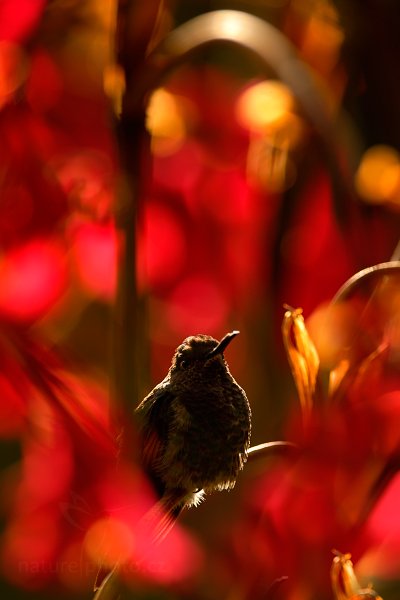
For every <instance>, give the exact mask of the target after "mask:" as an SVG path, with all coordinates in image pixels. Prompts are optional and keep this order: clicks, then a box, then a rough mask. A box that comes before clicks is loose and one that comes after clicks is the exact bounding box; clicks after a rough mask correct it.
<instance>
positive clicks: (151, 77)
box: [129, 10, 355, 222]
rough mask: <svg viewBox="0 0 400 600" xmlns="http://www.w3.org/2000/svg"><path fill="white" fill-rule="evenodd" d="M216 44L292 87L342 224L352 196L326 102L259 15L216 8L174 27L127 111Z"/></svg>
mask: <svg viewBox="0 0 400 600" xmlns="http://www.w3.org/2000/svg"><path fill="white" fill-rule="evenodd" d="M215 42H230V43H234V44H236V45H238V46H241V47H242V48H244V49H247V50H248V51H250V52H252V53H253V54H254V55H255V57H256V59H258V61H259V62H260V63H261V64H262V66H263V67H264V68H266V69H267V70H268V71H270V70H271V69H272V70H273V71H274V72H275V73H276V75H277V76H278V77H279V78H280V79H281V80H282V81H283V82H284V83H286V84H287V85H288V87H289V88H290V89H291V91H292V92H293V94H294V95H295V96H296V98H297V100H298V102H299V105H300V106H301V108H302V110H303V112H304V114H305V116H306V118H307V119H308V121H309V122H310V123H311V124H312V126H313V127H314V129H315V131H316V132H317V134H318V135H319V138H320V140H321V142H322V146H323V150H324V153H325V158H326V161H327V164H328V167H329V170H330V174H331V178H332V186H333V190H334V207H335V212H336V216H337V218H338V220H340V221H341V222H344V221H346V220H347V218H348V215H349V204H348V200H349V199H350V200H354V199H355V195H354V192H353V187H352V183H351V181H352V180H351V178H350V177H349V174H348V173H347V169H346V168H345V167H344V164H343V163H344V161H343V156H342V157H341V158H339V150H338V141H337V135H336V133H337V132H336V130H335V128H334V124H333V121H332V119H331V117H330V116H329V114H328V112H327V110H326V103H325V101H324V99H323V97H322V95H321V93H320V91H319V90H318V88H317V86H316V85H315V83H314V80H313V79H312V77H311V75H310V73H309V71H308V70H307V68H306V67H305V65H304V64H303V63H302V61H301V60H300V58H299V57H298V55H297V52H296V50H295V48H294V47H293V46H292V44H291V43H290V42H289V41H288V40H287V38H286V37H285V36H284V35H283V34H282V33H281V32H280V31H279V30H277V29H276V28H275V27H274V26H273V25H271V24H269V23H267V22H266V21H263V20H262V19H260V18H259V17H256V16H254V15H250V14H247V13H245V12H241V11H235V10H218V11H212V12H208V13H205V14H202V15H200V16H198V17H195V18H194V19H191V20H190V21H188V22H186V23H184V24H182V25H180V26H179V27H177V28H176V29H174V30H173V31H172V32H171V33H169V35H167V36H166V38H165V39H164V41H163V42H162V43H161V44H160V45H159V46H158V48H156V50H155V51H154V52H153V53H152V54H151V55H150V56H149V61H148V64H146V65H145V66H144V68H143V72H142V73H141V76H140V77H139V78H138V79H137V84H136V86H135V88H134V89H133V90H132V94H131V97H130V100H129V102H130V106H131V110H132V111H133V112H135V111H136V110H137V109H138V107H139V106H142V104H143V101H145V100H146V97H147V95H148V94H149V93H150V92H151V90H152V89H154V88H155V87H157V86H158V85H160V82H161V81H162V80H163V79H164V78H165V77H166V75H167V74H168V73H169V72H170V71H171V70H172V69H174V68H175V67H177V66H178V65H179V64H181V63H182V62H183V61H184V60H186V59H187V58H188V57H189V55H191V54H193V53H195V52H197V51H198V50H199V49H201V48H202V47H204V46H206V45H209V44H211V43H215ZM342 154H343V151H342Z"/></svg>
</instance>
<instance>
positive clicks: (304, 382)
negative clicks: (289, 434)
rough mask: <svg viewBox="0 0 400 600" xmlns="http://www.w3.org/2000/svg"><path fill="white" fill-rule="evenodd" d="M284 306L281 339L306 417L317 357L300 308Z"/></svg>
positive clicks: (314, 381)
mask: <svg viewBox="0 0 400 600" xmlns="http://www.w3.org/2000/svg"><path fill="white" fill-rule="evenodd" d="M285 308H287V310H286V312H285V315H284V318H283V323H282V335H283V341H284V344H285V349H286V353H287V356H288V360H289V364H290V368H291V370H292V374H293V378H294V382H295V384H296V388H297V391H298V394H299V399H300V405H301V408H302V410H303V414H304V416H305V417H307V416H309V414H310V412H311V409H312V407H313V404H314V399H315V390H316V384H317V375H318V370H319V357H318V353H317V351H316V349H315V346H314V344H313V342H312V341H311V338H310V336H309V335H308V332H307V329H306V326H305V324H304V318H303V315H302V309H301V308H297V309H294V308H291V307H289V306H286V307H285Z"/></svg>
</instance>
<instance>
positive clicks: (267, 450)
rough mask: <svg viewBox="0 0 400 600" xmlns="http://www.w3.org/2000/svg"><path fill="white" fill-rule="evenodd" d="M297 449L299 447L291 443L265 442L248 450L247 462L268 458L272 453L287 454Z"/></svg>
mask: <svg viewBox="0 0 400 600" xmlns="http://www.w3.org/2000/svg"><path fill="white" fill-rule="evenodd" d="M298 449H299V447H298V446H297V445H296V444H294V443H293V442H285V441H276V442H266V443H264V444H258V445H257V446H252V447H251V448H249V450H248V452H247V455H248V459H249V460H254V459H257V458H264V457H266V456H270V455H271V453H273V452H283V453H287V452H294V451H297V450H298Z"/></svg>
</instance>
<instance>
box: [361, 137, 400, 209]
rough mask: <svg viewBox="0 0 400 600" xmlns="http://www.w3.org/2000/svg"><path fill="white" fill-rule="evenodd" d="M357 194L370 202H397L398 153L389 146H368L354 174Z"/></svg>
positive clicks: (398, 181)
mask: <svg viewBox="0 0 400 600" xmlns="http://www.w3.org/2000/svg"><path fill="white" fill-rule="evenodd" d="M355 186H356V189H357V192H358V193H359V195H360V196H361V197H362V198H363V199H364V200H365V201H366V202H369V203H371V204H381V203H385V202H388V201H389V202H396V200H397V202H398V201H399V196H400V155H399V153H398V152H396V150H395V149H394V148H391V147H390V146H384V145H377V146H373V147H372V148H369V149H368V150H367V151H366V152H365V154H364V156H363V157H362V159H361V162H360V165H359V167H358V170H357V173H356V176H355Z"/></svg>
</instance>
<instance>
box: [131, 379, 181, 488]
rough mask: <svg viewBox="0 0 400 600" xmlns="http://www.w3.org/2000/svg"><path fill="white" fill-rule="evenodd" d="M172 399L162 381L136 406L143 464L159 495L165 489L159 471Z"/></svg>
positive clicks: (169, 420)
mask: <svg viewBox="0 0 400 600" xmlns="http://www.w3.org/2000/svg"><path fill="white" fill-rule="evenodd" d="M173 399H174V395H173V394H172V393H171V392H170V391H169V390H168V387H167V385H166V384H164V383H163V382H162V383H160V384H159V385H158V386H156V387H155V388H154V389H153V390H152V391H151V392H150V394H149V395H148V396H146V398H145V399H144V400H143V401H142V402H141V403H140V404H139V406H138V407H137V408H136V412H137V414H138V416H139V418H140V420H141V444H142V447H141V452H142V462H143V466H144V468H145V469H146V471H147V472H148V475H149V476H150V478H151V480H152V481H153V484H154V485H155V488H156V490H157V492H158V493H159V495H160V496H162V495H163V494H164V491H165V484H164V482H163V481H162V479H161V477H160V475H159V472H160V466H161V462H162V458H163V456H164V452H165V446H166V444H167V441H168V428H169V424H170V422H171V416H172V409H171V403H172V401H173Z"/></svg>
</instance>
